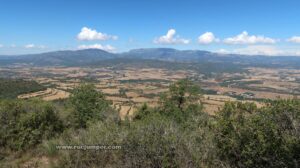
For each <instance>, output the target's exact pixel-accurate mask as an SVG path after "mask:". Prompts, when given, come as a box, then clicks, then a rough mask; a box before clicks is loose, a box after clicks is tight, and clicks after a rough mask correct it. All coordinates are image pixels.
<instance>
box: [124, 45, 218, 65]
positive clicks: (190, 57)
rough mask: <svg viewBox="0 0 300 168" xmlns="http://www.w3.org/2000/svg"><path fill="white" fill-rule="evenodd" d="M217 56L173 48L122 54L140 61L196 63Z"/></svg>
mask: <svg viewBox="0 0 300 168" xmlns="http://www.w3.org/2000/svg"><path fill="white" fill-rule="evenodd" d="M213 55H215V54H213V53H211V52H208V51H200V50H176V49H172V48H145V49H143V48H142V49H134V50H130V51H129V52H125V53H122V56H123V57H127V58H139V59H157V60H165V61H184V62H188V61H195V60H201V59H210V58H211V56H213Z"/></svg>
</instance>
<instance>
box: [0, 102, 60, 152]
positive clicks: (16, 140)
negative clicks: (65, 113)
mask: <svg viewBox="0 0 300 168" xmlns="http://www.w3.org/2000/svg"><path fill="white" fill-rule="evenodd" d="M0 122H1V124H0V125H1V128H0V136H1V137H2V138H1V140H0V146H1V147H2V148H9V149H12V150H20V149H22V150H24V149H27V148H30V147H33V146H35V145H36V144H39V143H40V142H42V140H43V139H49V138H52V137H54V136H55V135H57V134H59V133H61V132H62V131H63V124H62V121H61V120H60V119H59V118H58V115H57V112H56V111H55V109H54V107H53V106H52V105H51V104H49V103H45V102H42V101H21V100H10V101H1V102H0Z"/></svg>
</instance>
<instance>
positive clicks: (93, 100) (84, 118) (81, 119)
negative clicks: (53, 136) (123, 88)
mask: <svg viewBox="0 0 300 168" xmlns="http://www.w3.org/2000/svg"><path fill="white" fill-rule="evenodd" d="M70 103H71V105H72V107H73V108H74V112H73V113H72V118H73V122H74V124H75V127H77V128H85V127H86V126H87V122H89V121H93V120H103V119H104V118H105V117H106V116H105V115H106V112H107V111H110V110H111V109H110V106H109V105H110V102H109V101H107V100H105V96H104V94H103V93H101V92H99V91H97V90H96V88H95V86H94V85H90V84H83V85H80V86H79V87H78V88H75V89H74V90H73V92H72V94H71V96H70Z"/></svg>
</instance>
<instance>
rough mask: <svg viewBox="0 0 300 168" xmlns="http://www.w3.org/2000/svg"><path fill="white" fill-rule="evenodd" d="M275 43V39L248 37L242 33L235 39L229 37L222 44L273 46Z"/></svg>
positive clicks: (245, 33) (244, 32) (246, 33)
mask: <svg viewBox="0 0 300 168" xmlns="http://www.w3.org/2000/svg"><path fill="white" fill-rule="evenodd" d="M276 42H277V40H276V39H272V38H269V37H265V36H260V35H258V36H255V35H251V36H250V35H249V34H248V32H246V31H243V32H242V33H241V34H239V35H237V36H235V37H229V38H226V39H225V40H224V43H226V44H258V43H260V44H274V43H276Z"/></svg>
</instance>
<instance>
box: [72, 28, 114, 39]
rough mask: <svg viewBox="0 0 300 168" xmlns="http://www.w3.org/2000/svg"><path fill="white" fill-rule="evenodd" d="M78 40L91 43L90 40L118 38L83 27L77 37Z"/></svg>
mask: <svg viewBox="0 0 300 168" xmlns="http://www.w3.org/2000/svg"><path fill="white" fill-rule="evenodd" d="M77 39H78V40H82V41H84V40H85V41H92V40H103V41H104V40H117V39H118V36H115V35H108V34H105V33H101V32H97V30H93V29H90V28H88V27H83V28H82V29H81V32H80V33H79V34H78V35H77Z"/></svg>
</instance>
